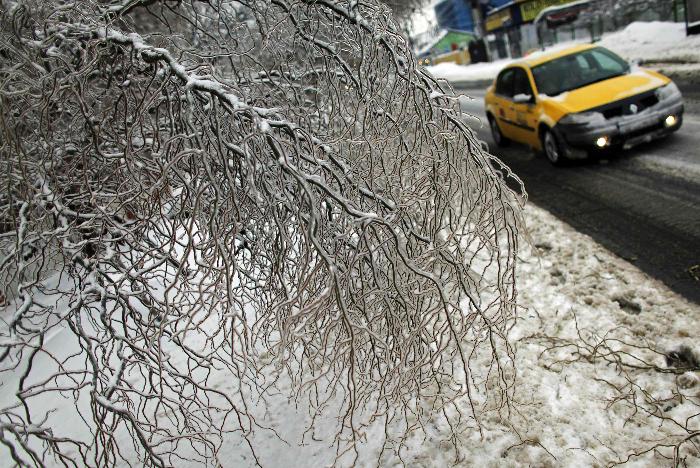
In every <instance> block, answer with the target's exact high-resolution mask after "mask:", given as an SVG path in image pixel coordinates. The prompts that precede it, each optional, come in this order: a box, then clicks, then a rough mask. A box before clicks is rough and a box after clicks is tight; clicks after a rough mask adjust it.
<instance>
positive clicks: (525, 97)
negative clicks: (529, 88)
mask: <svg viewBox="0 0 700 468" xmlns="http://www.w3.org/2000/svg"><path fill="white" fill-rule="evenodd" d="M513 102H515V103H516V104H532V103H533V102H535V100H534V99H533V98H532V96H530V95H529V94H516V95H515V96H513Z"/></svg>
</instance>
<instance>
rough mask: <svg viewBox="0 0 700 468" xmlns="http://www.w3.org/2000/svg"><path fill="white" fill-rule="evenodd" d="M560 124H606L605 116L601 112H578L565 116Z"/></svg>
mask: <svg viewBox="0 0 700 468" xmlns="http://www.w3.org/2000/svg"><path fill="white" fill-rule="evenodd" d="M559 122H560V123H563V124H564V125H595V124H602V123H605V116H604V115H603V114H601V113H600V112H578V113H576V114H568V115H565V116H564V117H562V118H561V120H559Z"/></svg>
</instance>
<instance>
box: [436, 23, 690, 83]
mask: <svg viewBox="0 0 700 468" xmlns="http://www.w3.org/2000/svg"><path fill="white" fill-rule="evenodd" d="M583 42H586V41H585V40H583V39H581V40H580V41H571V42H566V43H561V44H555V45H553V46H551V47H547V48H546V49H544V50H542V51H536V52H534V53H532V54H530V55H528V57H536V56H537V55H541V54H543V53H549V52H554V51H556V50H559V49H562V48H565V47H569V46H571V45H573V44H575V43H583ZM598 44H600V45H601V46H603V47H606V48H608V49H610V50H612V51H614V52H615V53H617V54H618V55H620V56H621V57H623V58H625V59H627V60H635V61H640V62H641V63H642V64H645V65H647V66H651V67H652V68H656V69H659V71H661V72H662V73H663V72H667V73H670V74H672V75H673V77H676V76H683V78H686V79H688V78H691V79H692V77H697V76H700V35H694V36H686V34H685V24H684V23H673V22H663V21H650V22H634V23H631V24H629V25H628V26H627V27H626V28H625V29H623V30H621V31H617V32H614V33H610V34H606V35H605V36H604V37H603V38H602V39H601V40H600V41H599V42H598ZM514 61H516V59H503V60H498V61H496V62H491V63H477V64H474V65H456V64H454V63H440V64H438V65H434V66H430V67H426V68H427V70H428V71H429V72H430V73H431V74H432V75H433V76H435V77H436V78H441V79H445V80H448V81H483V80H492V79H494V78H495V77H496V75H497V74H498V72H499V71H501V69H502V68H503V67H505V66H506V65H508V64H510V63H512V62H514ZM669 64H670V65H669Z"/></svg>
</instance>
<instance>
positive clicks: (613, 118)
mask: <svg viewBox="0 0 700 468" xmlns="http://www.w3.org/2000/svg"><path fill="white" fill-rule="evenodd" d="M484 103H485V106H486V116H487V118H488V121H489V126H490V128H491V133H492V135H493V139H494V142H495V143H496V144H497V145H499V146H505V145H507V144H508V143H509V142H510V141H511V140H513V141H516V142H519V143H523V144H526V145H529V146H531V147H532V148H534V149H535V150H538V151H543V152H544V154H545V155H546V156H547V159H549V161H550V162H551V163H552V164H560V163H562V162H564V161H566V160H567V159H579V158H585V157H587V156H588V155H589V154H591V153H594V152H597V151H604V150H609V149H610V148H630V147H632V146H634V145H637V144H639V143H644V142H648V141H651V140H653V139H656V138H660V137H663V136H666V135H668V134H670V133H672V132H674V131H676V130H678V129H679V128H680V126H681V124H682V122H683V98H682V96H681V93H680V91H679V90H678V87H677V86H676V85H675V84H674V83H673V82H672V81H671V80H670V79H669V78H667V77H665V76H663V75H661V74H660V73H656V72H654V71H651V70H645V69H643V68H640V67H636V66H635V67H631V66H630V65H629V64H628V63H627V62H625V61H624V60H623V59H621V58H620V57H618V56H617V55H615V54H614V53H613V52H611V51H609V50H608V49H605V48H603V47H599V46H596V45H591V44H586V45H576V46H573V47H568V48H566V49H561V50H558V51H555V52H549V53H541V54H539V53H538V54H535V55H534V56H531V57H527V58H525V59H523V60H520V61H517V62H514V63H512V64H510V65H508V66H507V67H506V68H504V69H503V70H502V71H501V72H500V73H499V74H498V76H497V77H496V79H495V81H494V83H493V84H492V85H491V86H490V87H489V89H488V91H487V93H486V97H485V99H484Z"/></svg>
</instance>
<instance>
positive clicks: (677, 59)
mask: <svg viewBox="0 0 700 468" xmlns="http://www.w3.org/2000/svg"><path fill="white" fill-rule="evenodd" d="M599 44H600V45H602V46H603V47H607V48H608V49H610V50H613V51H615V52H616V53H617V54H618V55H620V56H622V57H624V58H625V59H627V60H640V61H642V62H644V63H649V62H652V63H700V36H698V35H691V36H686V34H685V23H672V22H663V21H650V22H634V23H631V24H629V25H628V26H627V27H626V28H625V29H623V30H621V31H617V32H614V33H611V34H608V35H606V36H604V37H603V39H601V41H600V42H599Z"/></svg>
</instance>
